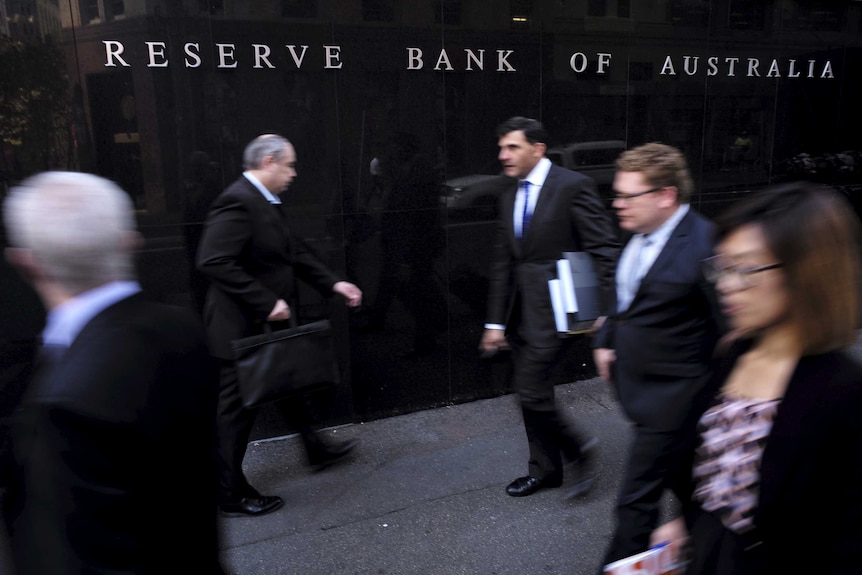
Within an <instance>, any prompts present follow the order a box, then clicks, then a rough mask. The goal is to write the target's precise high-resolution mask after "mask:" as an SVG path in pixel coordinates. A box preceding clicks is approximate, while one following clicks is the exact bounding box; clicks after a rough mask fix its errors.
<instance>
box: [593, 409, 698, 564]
mask: <svg viewBox="0 0 862 575" xmlns="http://www.w3.org/2000/svg"><path fill="white" fill-rule="evenodd" d="M634 432H635V433H634V439H633V440H632V443H631V446H630V447H629V455H628V463H627V465H626V470H625V475H624V476H623V481H622V485H621V486H620V492H619V496H618V499H617V509H616V516H617V517H616V519H617V526H616V532H615V533H614V537H613V539H612V540H611V544H610V546H609V547H608V551H607V554H606V555H605V563H604V564H608V563H610V562H612V561H616V560H618V559H622V558H624V557H628V556H629V555H634V554H635V553H640V552H641V551H646V550H647V549H648V548H649V538H650V534H651V533H652V531H653V530H654V529H655V528H656V527H657V526H658V518H659V510H660V503H661V497H662V494H663V493H664V490H665V488H666V487H667V486H668V483H667V482H668V479H667V478H668V475H669V472H670V470H671V469H673V468H674V467H675V465H676V463H677V462H678V461H679V458H680V457H681V456H682V449H681V447H682V442H681V432H680V431H658V430H655V429H650V428H648V427H644V426H642V425H637V424H636V425H635V427H634Z"/></svg>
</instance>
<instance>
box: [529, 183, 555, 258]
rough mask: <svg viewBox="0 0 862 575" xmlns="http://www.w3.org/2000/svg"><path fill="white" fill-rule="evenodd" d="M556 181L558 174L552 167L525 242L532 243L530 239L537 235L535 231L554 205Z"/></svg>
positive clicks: (534, 210) (531, 219)
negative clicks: (552, 204)
mask: <svg viewBox="0 0 862 575" xmlns="http://www.w3.org/2000/svg"><path fill="white" fill-rule="evenodd" d="M556 180H557V174H556V173H555V171H554V167H553V166H552V167H551V170H550V171H549V172H548V176H547V177H546V178H545V183H544V184H542V187H541V190H540V192H539V199H538V200H537V201H536V207H535V208H534V209H533V215H532V216H531V217H530V225H529V226H528V227H527V235H526V237H525V238H524V241H525V242H527V241H530V238H532V237H534V236H535V235H536V232H534V230H536V229H537V228H539V227H541V224H540V222H541V221H542V218H543V217H544V216H545V212H547V211H548V209H550V208H548V206H549V205H550V204H551V203H552V201H551V198H552V197H553V195H554V192H555V191H556ZM534 193H535V192H534ZM537 224H538V225H537Z"/></svg>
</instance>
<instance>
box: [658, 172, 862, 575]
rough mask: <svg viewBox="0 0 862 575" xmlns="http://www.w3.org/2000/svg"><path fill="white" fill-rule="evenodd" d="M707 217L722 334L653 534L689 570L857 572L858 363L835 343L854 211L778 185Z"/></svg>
mask: <svg viewBox="0 0 862 575" xmlns="http://www.w3.org/2000/svg"><path fill="white" fill-rule="evenodd" d="M718 223H719V226H720V242H719V244H718V246H717V249H716V255H715V256H714V257H712V258H710V259H709V260H707V261H706V262H704V265H705V266H706V272H707V277H709V278H710V279H711V281H713V282H714V283H715V285H716V288H717V291H718V294H719V297H720V300H721V304H722V308H723V311H724V313H725V314H726V316H727V319H728V321H729V323H730V325H731V327H732V328H733V330H734V331H733V333H732V337H731V338H730V339H729V340H727V341H726V343H725V344H723V345H722V346H720V348H721V349H720V352H719V353H718V354H717V356H718V357H717V359H716V361H717V363H718V365H717V369H716V370H715V374H716V375H715V377H716V378H717V379H716V381H715V384H716V389H718V390H719V391H718V394H717V395H716V397H715V398H714V400H713V401H712V402H711V403H710V404H709V405H704V406H701V407H700V408H699V409H697V410H696V411H695V413H696V414H699V420H698V421H697V425H696V427H695V425H692V426H691V429H692V434H691V435H692V444H691V458H690V459H689V460H688V462H687V463H686V465H685V466H683V467H681V468H680V469H679V472H678V481H677V493H678V494H679V496H680V498H681V500H682V502H683V514H682V517H681V518H679V519H677V520H674V521H672V522H670V523H667V524H665V525H663V526H662V527H659V529H657V530H656V531H655V532H654V533H653V538H652V540H653V542H655V543H658V542H662V541H671V542H672V544H674V545H680V546H684V547H687V551H688V553H689V555H690V562H689V565H688V569H687V571H686V573H688V574H733V575H749V574H766V573H770V574H771V573H818V574H837V573H847V574H849V573H862V366H860V365H859V364H857V363H856V362H855V361H854V360H853V359H852V358H851V357H850V356H849V355H848V354H847V352H846V351H844V350H845V348H846V347H847V346H848V345H849V344H851V343H852V342H853V341H854V338H855V336H856V328H857V326H858V323H857V320H858V310H859V301H858V296H859V293H858V289H859V283H858V282H859V261H858V254H857V242H858V239H859V238H858V230H857V226H858V220H857V219H856V216H855V215H854V214H853V212H852V210H851V209H850V207H849V206H848V205H847V204H846V203H845V202H844V201H843V200H842V198H841V197H839V196H838V195H837V194H836V193H835V192H833V191H832V190H829V189H825V188H822V187H815V186H812V185H809V184H790V185H784V186H780V187H774V188H771V189H768V190H766V191H764V192H761V193H758V194H756V195H754V196H751V197H749V198H748V199H747V200H745V201H743V202H741V203H739V204H737V205H736V206H734V207H733V208H731V210H730V211H728V212H727V213H726V214H725V215H724V216H723V217H722V218H721V219H720V221H719V222H718ZM692 421H693V422H694V420H692ZM695 429H696V431H695Z"/></svg>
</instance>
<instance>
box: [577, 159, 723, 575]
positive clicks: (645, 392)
mask: <svg viewBox="0 0 862 575" xmlns="http://www.w3.org/2000/svg"><path fill="white" fill-rule="evenodd" d="M692 188H693V184H692V180H691V175H690V174H689V171H688V165H687V163H686V160H685V156H683V154H682V153H681V152H680V151H679V150H677V149H676V148H673V147H671V146H667V145H664V144H658V143H651V144H645V145H643V146H640V147H638V148H634V149H632V150H629V151H627V152H624V153H623V154H622V155H621V156H620V157H619V159H618V160H617V173H616V176H615V178H614V193H615V199H614V204H613V205H614V208H615V209H616V210H617V216H618V218H619V222H620V227H621V228H622V229H623V230H624V231H626V232H629V233H631V234H632V236H631V238H630V240H629V241H628V243H627V244H626V246H625V248H624V249H623V253H622V255H621V257H620V262H619V266H618V268H617V271H616V289H617V312H616V313H615V314H613V315H611V316H610V317H608V319H607V321H605V323H604V325H603V326H602V327H601V329H600V330H599V331H598V333H597V334H596V337H595V339H594V341H593V348H594V349H593V355H594V359H595V363H596V366H597V368H598V370H599V375H601V377H602V378H604V379H605V380H606V381H608V382H610V383H612V384H613V385H614V387H615V388H616V391H617V394H618V397H619V401H620V403H621V404H622V407H623V410H624V411H625V414H626V416H627V417H628V418H629V419H630V420H631V421H632V423H633V425H634V439H633V441H632V444H631V446H630V448H629V459H628V464H627V468H626V471H625V476H624V478H623V483H622V486H621V488H620V494H619V499H618V502H617V527H616V533H615V535H614V538H613V541H612V542H611V544H610V546H609V548H608V551H607V555H606V558H605V563H610V562H612V561H615V560H618V559H622V558H624V557H627V556H629V555H632V554H635V553H639V552H641V551H645V550H646V549H647V548H648V546H649V536H650V533H651V532H652V530H653V529H654V528H655V527H656V525H657V521H658V514H659V503H660V501H661V496H662V493H663V491H664V488H665V487H667V485H666V477H667V473H668V470H669V469H670V468H672V466H673V465H674V462H675V461H676V460H677V458H678V457H679V445H678V439H679V437H680V430H682V429H683V428H684V427H685V426H686V425H690V424H693V422H692V421H690V419H691V418H690V417H689V414H690V412H691V407H692V405H693V403H694V402H696V401H699V400H701V399H702V398H703V397H704V394H707V393H709V391H710V390H708V389H707V385H708V381H709V375H710V368H709V365H710V358H711V357H712V353H713V348H714V347H715V344H716V341H717V338H718V336H719V334H720V330H721V324H722V321H721V317H720V313H719V310H718V307H717V305H716V298H715V295H714V292H713V290H712V286H711V285H710V284H709V282H707V281H706V279H705V278H704V275H703V271H702V262H703V260H704V259H705V258H707V257H709V256H710V255H712V250H713V245H714V239H713V235H714V228H713V225H712V223H710V222H709V221H708V220H706V219H705V218H704V217H703V216H701V215H699V214H698V213H696V212H695V211H693V210H692V209H691V208H690V206H689V198H690V197H691V193H692Z"/></svg>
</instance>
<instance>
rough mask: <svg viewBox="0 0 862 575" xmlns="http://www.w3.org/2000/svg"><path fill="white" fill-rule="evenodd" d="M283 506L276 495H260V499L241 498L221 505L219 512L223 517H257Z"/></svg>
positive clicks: (282, 502)
mask: <svg viewBox="0 0 862 575" xmlns="http://www.w3.org/2000/svg"><path fill="white" fill-rule="evenodd" d="M282 505H284V501H283V500H282V499H281V497H278V496H277V495H261V496H260V497H243V498H242V499H240V500H239V501H234V502H231V503H222V504H221V505H219V511H221V514H222V515H224V516H225V517H243V516H245V517H257V516H258V515H266V514H267V513H272V512H273V511H275V510H276V509H278V508H280V507H281V506H282Z"/></svg>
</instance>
